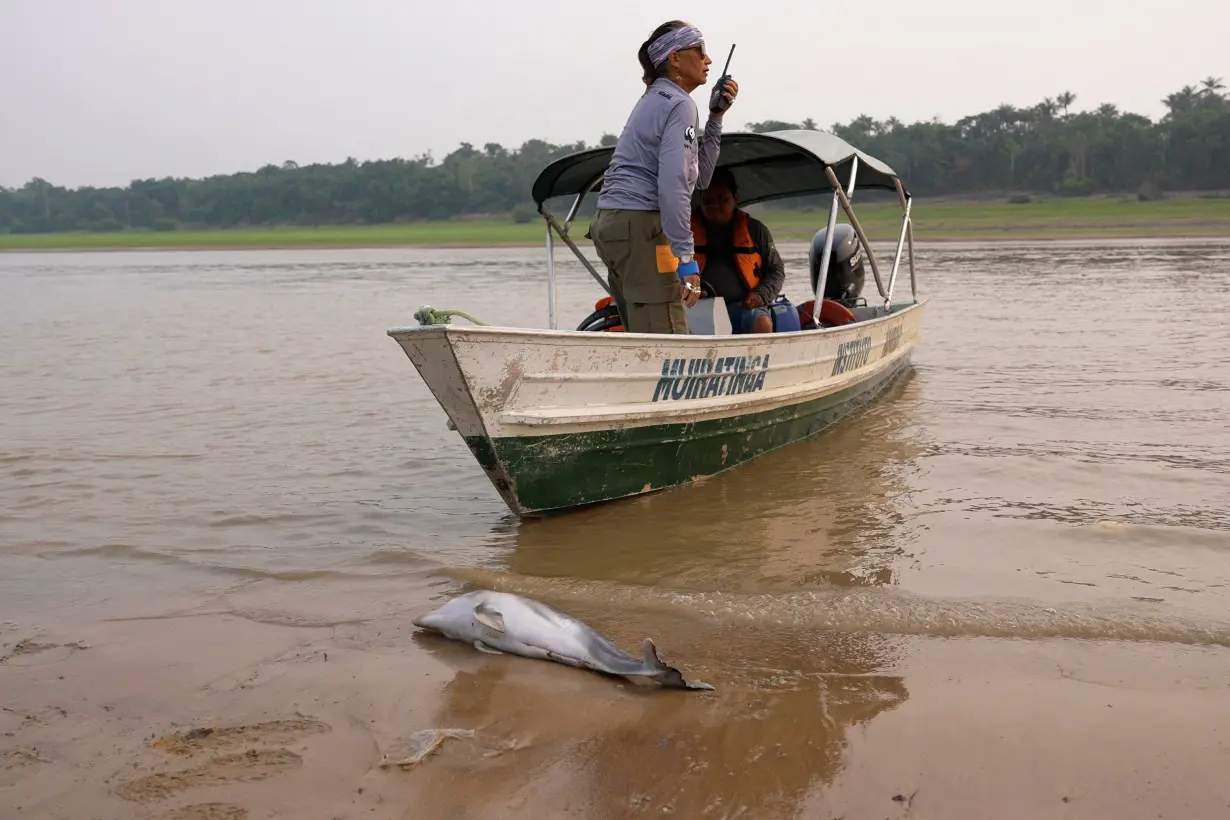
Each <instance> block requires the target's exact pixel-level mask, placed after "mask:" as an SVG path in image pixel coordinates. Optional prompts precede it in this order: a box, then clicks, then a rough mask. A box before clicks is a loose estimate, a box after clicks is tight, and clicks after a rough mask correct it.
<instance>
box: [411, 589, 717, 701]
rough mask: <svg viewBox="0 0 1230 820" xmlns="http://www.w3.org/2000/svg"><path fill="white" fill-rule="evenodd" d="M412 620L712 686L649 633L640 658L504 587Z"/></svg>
mask: <svg viewBox="0 0 1230 820" xmlns="http://www.w3.org/2000/svg"><path fill="white" fill-rule="evenodd" d="M413 623H414V625H415V626H417V627H419V628H421V629H429V630H432V631H434V632H439V633H440V634H441V635H443V636H445V637H446V638H452V639H453V640H456V641H464V642H466V643H468V644H471V645H473V646H474V648H475V649H479V650H481V651H483V652H490V653H493V654H497V655H498V654H501V653H503V652H508V653H510V654H513V655H521V656H522V657H526V658H538V659H541V660H549V661H555V662H557V663H563V664H567V665H568V666H576V667H579V668H583V669H592V670H594V671H595V672H605V673H607V674H609V675H626V676H631V677H646V678H651V679H653V680H655V681H657V682H658V683H660V684H661V685H662V686H665V687H668V688H672V689H706V690H712V689H713V687H712V686H710V685H709V684H707V683H701V682H700V681H691V682H689V681H687V680H684V677H683V673H681V672H680V671H679V670H678V669H675V668H674V667H671V666H667V665H666V664H665V663H663V662H662V659H661V658H659V657H658V651H657V648H656V647H655V646H654V645H653V641H651V640H650V639H649V638H646V639H645V642H644V644H643V645H642V646H643V648H644V652H645V659H644V660H640V659H638V658H634V657H633V656H631V655H629V654H628V653H627V652H624V651H623V650H622V649H620V648H619V647H618V646H616V645H615V644H613V643H612V642H611V641H609V640H608V639H606V638H605V637H603V636H602V635H600V634H598V633H597V632H595V631H594V630H593V629H591V628H590V627H589V626H587V625H586V624H584V623H582V622H581V621H578V620H577V619H576V618H573V617H572V616H570V615H568V614H567V613H564V612H560V611H559V610H558V609H555V608H554V607H551V606H548V605H546V604H544V603H542V602H541V601H535V600H533V599H532V598H525V597H523V596H521V595H513V594H512V593H508V592H493V591H491V590H488V589H480V590H477V591H475V592H468V593H466V594H465V595H460V596H458V597H456V598H454V599H453V600H451V601H449V602H448V603H446V604H444V606H442V607H440V608H439V609H436V610H434V611H432V612H429V613H428V614H426V615H420V616H419V617H417V618H415V619H414V620H413Z"/></svg>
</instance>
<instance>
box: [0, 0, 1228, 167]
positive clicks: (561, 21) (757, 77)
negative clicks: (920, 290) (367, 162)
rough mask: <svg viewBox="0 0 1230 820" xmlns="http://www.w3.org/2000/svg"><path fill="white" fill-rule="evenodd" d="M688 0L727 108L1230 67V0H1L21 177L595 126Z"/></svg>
mask: <svg viewBox="0 0 1230 820" xmlns="http://www.w3.org/2000/svg"><path fill="white" fill-rule="evenodd" d="M675 17H679V18H682V19H685V20H688V21H689V22H691V23H693V24H695V25H697V26H699V27H700V29H701V31H702V32H704V34H705V37H706V40H707V43H708V45H709V49H710V53H711V56H712V57H713V60H714V62H715V65H714V67H713V69H712V71H713V73H712V75H711V76H712V77H713V78H714V79H716V77H717V74H718V72H720V70H721V63H722V62H723V61H724V59H725V55H726V52H727V51H728V49H729V47H730V43H731V42H732V39H733V40H734V41H735V42H737V44H738V48H737V49H736V51H735V56H734V60H733V62H732V64H731V73H732V74H733V75H734V76H735V78H736V79H737V80H738V81H739V85H740V97H739V100H738V102H737V103H736V105H735V106H734V108H733V109H732V110H731V111H730V113H729V114H728V115H727V118H726V119H727V125H726V130H728V131H730V130H737V129H740V128H742V127H743V126H744V125H745V124H746V123H748V122H752V121H756V120H762V119H768V118H774V119H786V120H796V121H797V120H800V119H802V118H804V117H812V118H814V119H815V120H816V121H817V123H819V124H820V126H821V127H828V126H829V125H831V124H832V123H833V122H846V121H848V120H850V119H851V118H853V117H856V116H858V115H859V114H864V113H865V114H869V115H871V116H873V117H876V118H887V117H889V116H894V115H895V116H896V117H898V118H899V119H901V120H903V121H906V122H913V121H915V120H918V119H928V118H930V117H933V116H938V117H940V118H942V119H944V120H945V121H953V120H955V119H957V118H959V117H961V116H963V115H965V114H969V113H975V112H978V111H983V110H986V109H989V108H993V107H994V106H996V105H998V104H1000V103H1011V104H1013V105H1020V106H1026V105H1032V104H1034V103H1036V102H1038V101H1039V100H1041V99H1042V98H1043V97H1046V96H1055V95H1057V94H1059V93H1060V92H1062V91H1064V90H1071V91H1072V92H1073V93H1075V94H1076V95H1077V101H1076V105H1075V106H1074V108H1075V109H1077V110H1081V109H1084V108H1087V107H1088V108H1093V107H1096V106H1097V105H1098V104H1099V103H1102V102H1112V103H1115V104H1116V105H1118V106H1119V107H1120V108H1121V109H1125V110H1129V111H1134V112H1137V113H1141V114H1145V115H1147V116H1150V117H1157V116H1159V115H1160V114H1161V113H1162V111H1163V106H1162V104H1161V99H1162V98H1163V97H1165V96H1166V95H1167V94H1169V93H1171V92H1173V91H1176V90H1177V89H1179V88H1180V87H1181V86H1183V85H1185V84H1188V83H1193V84H1195V83H1198V82H1199V81H1200V80H1201V79H1203V78H1204V77H1206V76H1209V75H1213V76H1220V77H1224V78H1225V79H1226V80H1227V84H1230V48H1228V47H1227V37H1228V36H1230V2H1228V1H1227V0H1164V1H1163V0H1117V2H1110V0H1029V2H1021V3H1006V2H1004V3H995V2H988V0H915V1H914V2H906V0H857V1H856V2H850V3H847V4H844V5H843V4H838V3H835V2H832V1H831V0H742V1H741V2H737V1H736V0H703V2H695V3H678V2H672V3H670V4H668V3H666V2H664V0H653V1H652V2H651V0H612V1H611V2H584V1H582V2H578V0H444V1H443V2H437V1H436V0H400V2H393V1H392V0H387V1H386V2H380V1H379V0H332V2H326V1H325V0H243V1H242V2H240V0H0V185H5V186H19V185H22V184H24V183H25V182H27V181H28V180H29V179H31V178H32V177H35V176H41V177H43V178H45V179H48V180H50V181H51V182H54V183H56V184H61V185H68V186H70V187H75V186H79V185H116V184H118V185H125V184H127V183H128V182H129V181H130V180H132V179H134V178H146V177H162V176H190V177H199V176H203V175H208V174H216V173H230V172H233V171H239V170H254V169H256V168H259V167H260V166H262V165H265V164H267V163H271V162H272V163H281V162H283V161H284V160H288V159H291V160H295V161H297V162H299V163H308V162H340V161H342V160H345V158H346V157H347V156H353V157H355V158H356V159H359V160H364V159H382V158H388V157H395V156H402V157H412V156H416V155H418V154H421V153H422V152H425V151H428V150H430V151H431V152H432V153H433V154H434V156H435V157H436V158H437V159H442V158H443V157H444V156H445V155H446V154H447V153H448V152H449V151H451V150H453V149H454V148H456V147H457V145H458V144H459V143H460V142H462V141H468V142H471V143H473V144H474V145H475V146H477V147H481V146H482V145H483V144H484V143H487V142H499V143H502V144H504V145H505V146H508V147H514V146H517V145H520V144H521V143H522V142H523V141H525V140H527V139H532V138H535V137H537V138H542V139H546V140H550V141H552V142H575V141H577V140H585V141H586V142H589V143H594V142H596V141H597V140H598V138H599V137H600V136H601V135H602V133H603V132H604V131H607V132H611V133H618V132H619V130H620V128H621V127H622V125H623V122H624V119H625V118H626V116H627V113H628V110H629V108H630V107H631V106H632V104H633V103H634V102H635V101H636V98H637V96H638V95H639V93H640V91H641V88H642V86H641V85H640V68H639V67H638V65H637V62H636V50H637V48H638V47H639V46H640V44H641V42H642V41H643V40H644V39H645V38H646V37H647V36H648V34H649V32H650V31H652V30H653V28H654V27H655V26H656V25H658V24H659V23H661V22H664V21H665V20H668V19H671V18H675ZM833 83H836V85H833ZM706 94H707V91H706V90H704V89H702V90H698V91H697V92H696V94H695V97H696V99H697V100H698V102H699V101H703V100H704V99H705V97H706Z"/></svg>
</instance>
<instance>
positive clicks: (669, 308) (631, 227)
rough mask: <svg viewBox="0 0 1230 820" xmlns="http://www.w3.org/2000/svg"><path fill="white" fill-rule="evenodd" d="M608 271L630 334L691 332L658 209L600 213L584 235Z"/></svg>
mask: <svg viewBox="0 0 1230 820" xmlns="http://www.w3.org/2000/svg"><path fill="white" fill-rule="evenodd" d="M586 235H587V236H588V237H589V238H590V239H591V240H593V243H594V248H595V249H596V250H597V251H598V258H599V259H601V260H602V262H603V264H605V265H606V268H607V284H609V285H610V286H611V295H612V296H614V297H615V305H616V307H618V308H619V316H620V318H621V319H622V320H623V324H624V330H626V331H627V332H629V333H687V332H688V318H687V314H686V313H684V310H683V298H682V297H681V296H680V295H679V288H680V284H679V277H678V276H677V275H676V273H675V271H676V270H677V269H678V267H679V259H678V258H676V257H675V255H674V254H672V253H671V249H670V244H669V243H668V242H667V239H666V234H664V233H663V232H662V217H661V215H660V214H659V213H658V212H657V211H629V210H603V209H601V208H599V209H598V212H597V214H596V215H595V216H594V221H593V223H592V224H591V225H590V226H589V233H588V234H586Z"/></svg>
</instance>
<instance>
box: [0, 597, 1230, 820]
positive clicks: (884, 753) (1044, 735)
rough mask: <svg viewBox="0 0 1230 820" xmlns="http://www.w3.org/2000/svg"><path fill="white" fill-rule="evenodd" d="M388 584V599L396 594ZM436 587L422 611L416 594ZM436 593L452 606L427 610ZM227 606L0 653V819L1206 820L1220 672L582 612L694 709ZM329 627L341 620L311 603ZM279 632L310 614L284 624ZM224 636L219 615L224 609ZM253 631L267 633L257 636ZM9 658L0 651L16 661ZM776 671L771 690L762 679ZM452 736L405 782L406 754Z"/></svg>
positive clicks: (1181, 658)
mask: <svg viewBox="0 0 1230 820" xmlns="http://www.w3.org/2000/svg"><path fill="white" fill-rule="evenodd" d="M407 586H409V587H410V588H408V589H407ZM439 591H440V590H435V592H437V593H438V592H439ZM449 592H451V590H449ZM432 594H433V589H432V588H430V587H428V586H427V585H426V584H425V583H424V582H419V583H418V584H417V585H406V584H400V585H396V586H394V585H389V584H381V585H379V588H378V589H372V588H371V586H370V585H365V586H364V587H362V588H356V589H353V590H350V592H349V596H347V597H348V598H349V600H351V601H353V602H354V603H355V605H356V606H358V605H359V600H360V597H361V598H362V599H363V600H365V601H367V603H368V604H369V606H371V605H376V606H378V607H383V608H385V609H386V613H387V614H386V615H385V616H384V617H379V618H372V619H370V620H362V621H361V622H358V623H350V624H330V623H329V622H328V621H327V619H326V620H322V621H320V622H319V623H318V624H317V625H302V623H300V624H297V625H289V624H291V623H293V622H294V621H295V620H296V618H295V616H294V615H293V614H292V615H286V616H284V617H281V618H278V617H270V616H269V615H268V612H269V611H273V610H268V611H265V610H262V609H261V607H262V605H271V606H273V607H274V609H278V608H279V607H281V608H282V611H288V610H286V609H285V605H286V601H285V600H276V599H272V600H271V599H268V598H267V597H266V595H265V593H263V592H260V591H258V590H250V591H248V592H246V593H240V594H238V595H236V596H235V597H234V598H233V599H230V598H228V599H227V600H215V601H213V602H211V603H209V604H205V605H199V606H191V607H187V608H179V609H176V608H169V609H161V608H160V607H158V606H154V607H151V610H152V611H151V612H150V614H149V616H148V617H146V616H139V617H137V618H136V619H124V620H117V621H110V622H95V623H92V624H82V625H78V626H76V627H69V626H64V627H58V628H39V626H38V623H37V622H36V621H30V622H28V623H23V624H14V623H11V622H10V623H9V624H7V625H6V626H5V632H4V634H3V636H2V637H3V643H4V650H3V651H4V653H5V658H4V661H3V664H2V665H0V680H2V681H3V710H2V711H0V733H2V734H3V742H2V743H0V748H3V758H0V760H2V763H0V794H3V795H4V798H5V800H4V803H5V805H6V806H8V808H7V809H4V810H3V812H0V815H3V816H5V817H39V818H44V817H45V818H83V817H100V818H103V817H106V818H111V817H115V818H127V817H132V818H144V817H157V818H267V817H268V818H272V817H303V818H317V817H319V818H336V817H344V818H368V817H372V818H385V817H387V818H406V820H410V818H424V817H433V818H434V817H441V818H454V817H457V818H461V817H465V818H506V817H516V818H521V817H524V818H540V817H595V818H616V817H650V816H653V817H659V816H664V815H674V816H679V817H714V818H733V817H748V818H750V817H765V818H778V817H823V818H836V817H848V818H855V817H886V818H906V817H946V818H964V817H970V818H975V817H997V818H1035V817H1072V818H1077V817H1079V818H1103V817H1104V818H1129V817H1140V818H1145V817H1150V818H1155V817H1175V818H1179V817H1184V818H1190V817H1223V816H1225V815H1226V812H1227V811H1230V781H1228V780H1227V779H1226V778H1225V777H1224V773H1225V771H1226V767H1227V765H1228V764H1230V745H1228V744H1230V720H1228V719H1227V715H1230V684H1228V683H1227V678H1226V653H1225V651H1224V650H1223V651H1213V652H1210V651H1209V650H1208V649H1207V648H1202V647H1196V646H1187V647H1184V646H1177V645H1163V644H1131V643H1116V642H1101V643H1092V642H1083V641H1071V640H1067V641H1065V640H1060V639H1036V640H1030V641H1023V642H1022V641H1010V640H1003V639H994V638H935V637H919V636H900V635H891V634H876V633H864V632H854V631H848V630H841V631H824V630H814V629H809V628H808V629H796V630H790V631H783V630H781V629H780V628H776V629H770V628H767V627H763V626H761V627H745V628H741V629H739V630H738V631H737V632H736V631H734V630H732V629H731V626H730V624H729V623H726V622H723V621H721V620H719V619H713V618H706V617H703V616H699V615H695V614H686V613H685V612H684V610H682V609H678V610H676V615H677V617H674V618H670V619H664V618H662V617H660V613H658V612H654V611H652V610H650V609H648V608H645V607H636V606H633V607H631V608H629V607H624V606H601V605H589V606H579V605H577V604H575V603H573V604H570V603H568V602H566V601H555V602H554V603H557V604H559V605H561V606H564V607H568V608H570V609H572V611H574V612H576V613H577V614H578V615H581V616H582V617H585V618H586V619H587V620H588V621H589V622H590V623H592V624H593V625H594V626H595V627H597V628H599V629H601V630H603V631H604V632H605V633H606V634H608V635H610V636H611V637H612V638H613V639H615V640H616V641H617V642H619V643H620V644H621V645H623V646H625V647H630V648H633V647H635V646H637V644H638V642H639V639H640V638H641V637H643V636H644V635H645V634H647V633H652V637H654V639H655V640H656V641H657V643H658V646H659V650H660V651H661V652H662V654H663V656H664V657H665V658H667V660H668V661H669V662H671V663H674V664H676V665H678V666H679V667H680V668H682V669H683V670H684V672H685V674H687V675H689V676H690V677H696V678H699V679H702V680H706V681H708V682H710V683H712V684H714V685H715V686H716V687H717V690H716V691H715V692H712V693H700V692H678V691H669V690H662V689H658V688H656V687H654V686H653V685H652V684H647V683H646V682H644V681H635V680H624V679H611V678H607V677H604V676H599V675H596V674H593V673H589V672H584V671H580V670H574V669H570V668H566V667H562V666H559V665H556V664H551V663H547V662H542V661H534V660H528V659H523V658H515V657H510V656H489V655H485V654H482V653H479V652H477V651H475V650H474V649H472V648H470V647H468V646H465V645H463V644H459V643H455V642H451V641H447V640H445V639H441V638H438V637H436V636H429V635H424V634H422V633H419V632H417V631H415V630H413V628H412V627H410V626H409V620H408V619H409V617H411V616H412V615H413V614H414V613H415V612H418V611H422V610H423V609H424V608H426V607H429V606H431V605H432V601H431V600H430V599H431V598H432ZM331 597H332V598H333V600H334V603H333V605H332V606H331V607H329V608H330V609H332V610H337V611H343V610H346V609H347V607H346V606H345V605H344V603H343V600H344V599H339V597H338V596H337V590H333V591H331ZM297 609H298V610H300V611H302V612H306V611H309V610H311V609H312V608H311V607H310V605H307V604H306V602H305V603H301V604H300V605H299V606H298V607H297ZM236 612H238V613H240V614H234V613H236ZM262 612H265V619H264V620H262ZM19 642H20V643H19ZM780 670H790V671H789V672H787V673H785V674H783V673H782V672H781V671H780ZM431 729H464V730H472V731H473V732H474V736H473V737H472V738H451V739H447V740H445V741H444V742H443V743H442V744H441V745H440V746H439V747H438V748H437V749H436V751H435V752H434V753H433V754H431V755H429V756H427V757H426V758H424V759H423V760H421V761H420V762H417V763H415V764H413V765H407V766H405V767H404V768H403V767H401V766H398V765H397V763H398V762H400V761H404V760H405V759H406V755H407V749H408V746H407V744H408V743H409V742H410V741H411V740H412V739H413V736H414V734H415V733H416V732H420V731H422V730H431Z"/></svg>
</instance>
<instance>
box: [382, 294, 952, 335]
mask: <svg viewBox="0 0 1230 820" xmlns="http://www.w3.org/2000/svg"><path fill="white" fill-rule="evenodd" d="M930 301H931V297H930V296H924V297H922V298H920V299H919V300H918V301H916V302H906V303H899V304H900V305H901V306H900V307H898V308H895V309H894V310H893V311H892V312H891V313H885V314H883V315H880V316H873V317H871V318H869V319H860V320H858V321H856V322H850V323H849V324H844V325H837V326H835V327H820V328H808V329H800V330H792V331H789V332H785V333H723V334H712V333H624V332H620V333H602V332H597V331H591V330H564V329H561V328H547V327H542V328H539V327H517V326H515V325H453V324H448V325H399V326H397V327H392V328H389V329H388V330H386V331H385V334H386V335H388V336H390V337H392V338H394V339H398V338H400V337H405V336H408V334H411V333H444V334H446V335H447V334H450V333H451V334H457V333H464V334H469V335H475V336H521V337H524V338H525V339H526V341H529V340H530V339H534V338H537V337H546V338H561V337H564V338H573V337H575V338H578V339H581V338H588V339H591V340H593V341H594V342H596V343H597V344H596V345H595V346H599V347H612V346H619V345H620V344H621V343H623V342H627V341H629V340H636V341H638V342H641V341H644V342H669V343H670V344H680V343H682V344H686V345H689V346H697V345H702V346H703V345H708V344H713V343H714V342H721V343H723V344H724V345H726V344H730V345H733V346H740V347H743V346H747V345H753V344H772V345H778V344H783V343H785V342H787V341H788V340H790V339H798V338H802V337H807V338H812V337H816V338H818V337H820V336H821V335H835V334H840V333H843V332H849V331H850V330H851V329H853V328H864V327H870V326H873V325H877V324H881V323H883V322H886V321H888V320H890V319H895V318H897V317H898V316H904V315H906V314H907V313H909V312H910V311H913V310H919V309H921V308H923V307H925V306H926V305H927V304H928V303H929V302H930ZM599 340H601V341H599Z"/></svg>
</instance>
